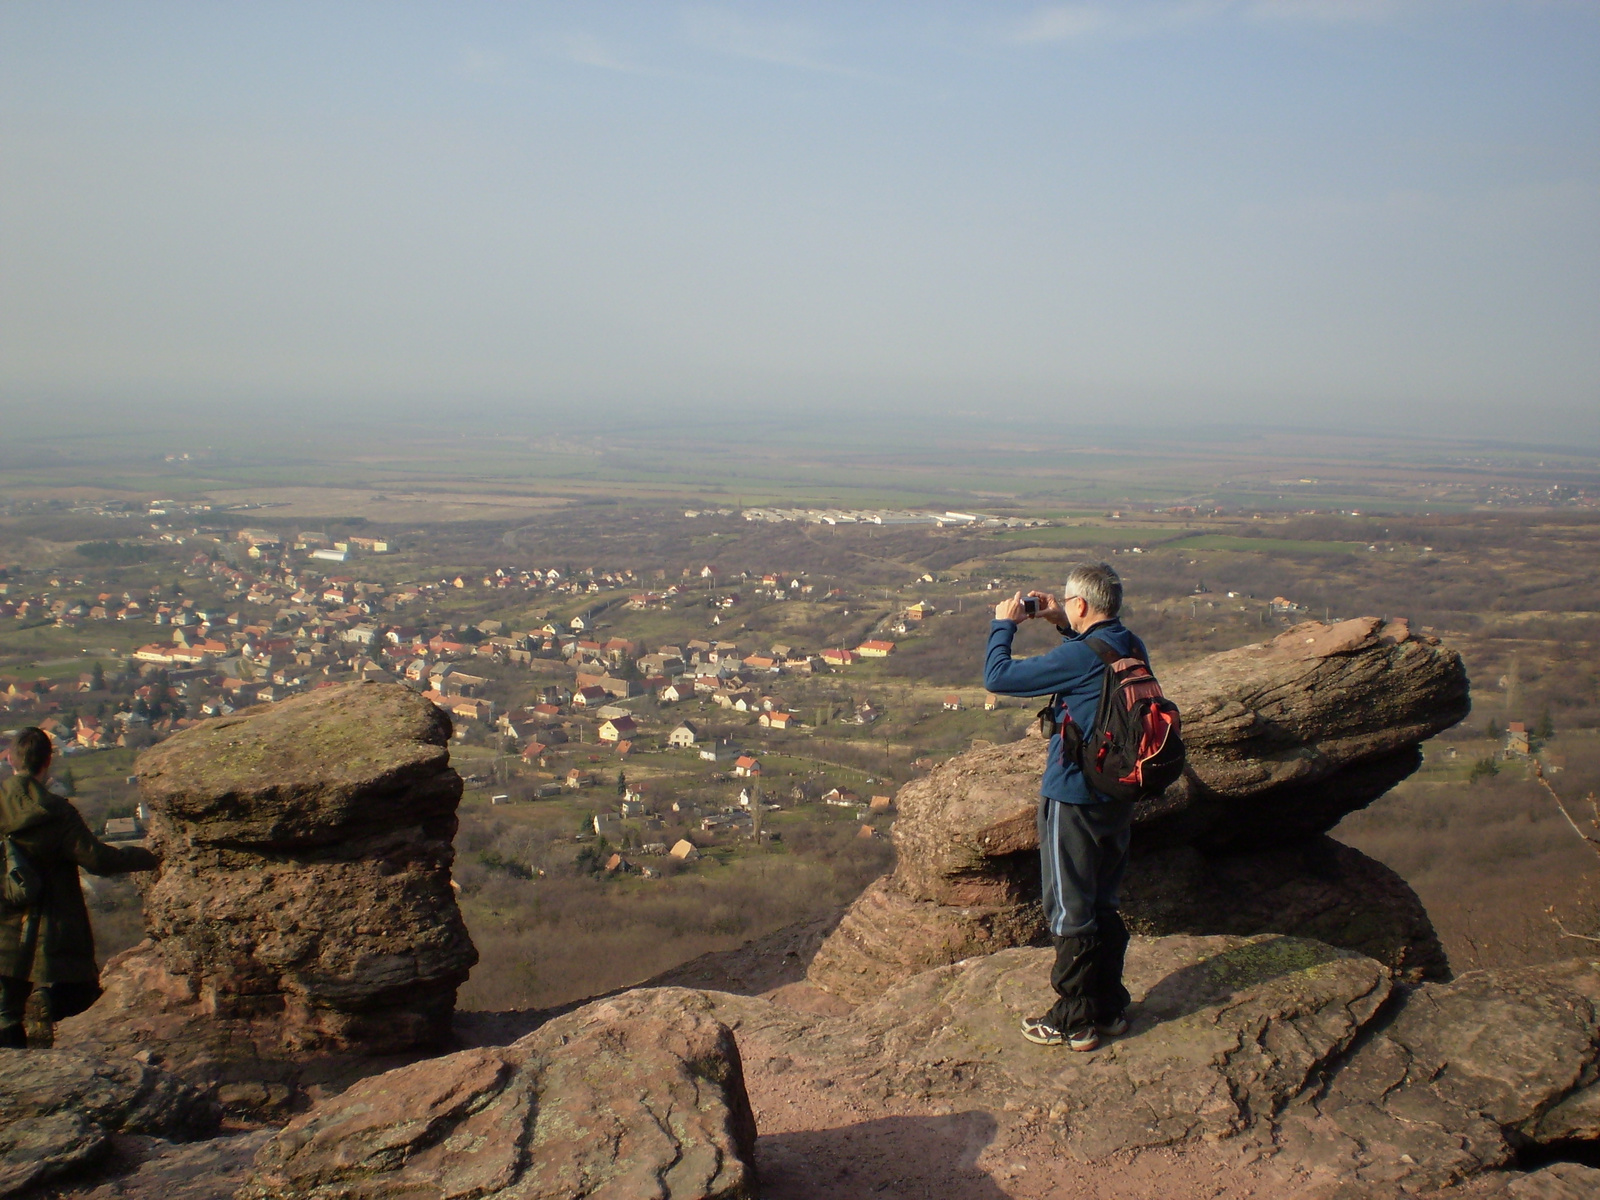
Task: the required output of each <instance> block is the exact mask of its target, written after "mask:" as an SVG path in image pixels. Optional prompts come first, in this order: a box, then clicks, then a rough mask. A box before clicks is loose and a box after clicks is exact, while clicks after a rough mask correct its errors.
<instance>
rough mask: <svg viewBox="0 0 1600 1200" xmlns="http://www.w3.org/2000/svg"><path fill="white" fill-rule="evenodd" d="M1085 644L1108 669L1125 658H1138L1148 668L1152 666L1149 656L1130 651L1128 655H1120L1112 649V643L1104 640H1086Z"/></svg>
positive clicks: (1094, 638)
mask: <svg viewBox="0 0 1600 1200" xmlns="http://www.w3.org/2000/svg"><path fill="white" fill-rule="evenodd" d="M1083 644H1084V645H1085V646H1087V647H1089V649H1091V650H1093V651H1094V652H1095V654H1097V655H1098V656H1099V658H1100V661H1101V662H1103V663H1105V665H1106V666H1107V667H1110V666H1112V665H1113V664H1114V663H1116V662H1118V661H1119V660H1121V659H1124V658H1137V659H1138V660H1139V661H1140V662H1142V663H1143V664H1144V665H1145V666H1146V667H1148V666H1149V665H1150V659H1149V657H1148V656H1147V655H1144V654H1140V653H1139V652H1138V651H1137V650H1130V651H1128V653H1126V654H1119V653H1117V651H1115V650H1113V649H1112V648H1111V643H1110V642H1108V641H1106V640H1105V639H1104V638H1097V637H1092V638H1084V639H1083Z"/></svg>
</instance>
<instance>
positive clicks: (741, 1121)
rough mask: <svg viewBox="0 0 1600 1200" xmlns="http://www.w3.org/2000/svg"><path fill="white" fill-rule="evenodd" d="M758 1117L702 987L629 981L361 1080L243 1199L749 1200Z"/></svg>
mask: <svg viewBox="0 0 1600 1200" xmlns="http://www.w3.org/2000/svg"><path fill="white" fill-rule="evenodd" d="M755 1140H756V1126H755V1118H754V1116H753V1115H752V1113H751V1111H750V1102H749V1100H748V1098H747V1097H746V1095H745V1087H744V1075H743V1073H742V1070H741V1066H740V1061H739V1049H738V1046H737V1045H736V1044H735V1042H734V1040H733V1035H732V1033H730V1032H729V1030H728V1028H727V1027H726V1026H725V1025H723V1024H721V1023H720V1022H718V1021H717V1020H716V1019H715V1018H714V1017H713V1016H712V1006H711V1003H710V1002H709V1001H708V1000H707V999H706V997H705V996H704V995H703V994H702V993H698V992H689V991H683V990H681V989H675V988H666V989H659V990H649V991H636V992H628V993H625V994H624V995H622V996H619V997H617V998H615V999H613V1000H607V1001H600V1002H597V1003H594V1004H590V1005H588V1006H586V1007H584V1008H581V1009H579V1010H578V1011H576V1012H573V1013H569V1014H568V1015H566V1016H564V1017H560V1018H558V1019H556V1020H554V1021H552V1022H550V1023H549V1024H548V1025H545V1026H543V1027H542V1028H540V1029H539V1030H537V1031H536V1032H534V1033H531V1034H529V1035H528V1036H527V1037H525V1038H522V1039H521V1040H520V1041H517V1042H515V1043H513V1044H512V1045H510V1046H503V1047H483V1048H479V1049H475V1050H465V1051H462V1052H460V1053H458V1054H452V1055H449V1056H447V1057H444V1058H437V1059H431V1060H429V1061H426V1062H420V1063H416V1064H413V1065H411V1066H408V1067H402V1068H400V1069H399V1070H395V1071H391V1072H389V1073H387V1074H384V1075H378V1076H374V1077H372V1078H370V1079H366V1080H363V1081H362V1082H360V1083H358V1084H356V1085H355V1086H354V1087H352V1088H350V1089H349V1091H347V1092H345V1093H344V1094H343V1095H340V1096H338V1097H335V1098H334V1099H331V1100H328V1101H325V1102H323V1103H322V1104H320V1105H318V1106H317V1107H316V1108H314V1109H313V1110H312V1111H311V1112H309V1113H307V1114H306V1115H304V1116H302V1117H299V1118H297V1119H296V1120H295V1121H293V1122H291V1123H290V1124H289V1125H288V1126H287V1127H286V1128H285V1129H284V1130H283V1131H282V1132H281V1133H279V1134H278V1135H277V1136H276V1137H275V1138H273V1140H272V1141H271V1142H269V1143H268V1144H267V1145H266V1147H265V1148H264V1149H263V1150H262V1151H261V1153H260V1155H259V1156H258V1157H257V1159H256V1167H255V1172H254V1174H253V1175H252V1177H251V1178H250V1180H249V1181H248V1182H247V1183H246V1184H245V1186H244V1187H243V1188H242V1189H241V1190H240V1192H239V1195H240V1197H241V1198H242V1200H317V1198H323V1197H326V1198H328V1200H332V1198H333V1197H340V1198H343V1197H356V1196H359V1197H362V1198H363V1200H383V1198H385V1197H394V1198H395V1200H400V1198H402V1197H404V1198H406V1200H424V1198H438V1200H443V1198H445V1197H458V1196H474V1197H483V1198H484V1200H491V1198H493V1197H506V1198H510V1197H517V1198H518V1200H546V1198H547V1200H556V1198H558V1197H559V1198H560V1200H569V1198H570V1200H581V1198H583V1197H595V1198H596V1200H601V1198H612V1200H632V1198H633V1197H640V1196H655V1197H660V1198H662V1200H669V1198H670V1200H712V1198H717V1200H741V1198H744V1197H752V1196H754V1195H755V1166H754V1164H755Z"/></svg>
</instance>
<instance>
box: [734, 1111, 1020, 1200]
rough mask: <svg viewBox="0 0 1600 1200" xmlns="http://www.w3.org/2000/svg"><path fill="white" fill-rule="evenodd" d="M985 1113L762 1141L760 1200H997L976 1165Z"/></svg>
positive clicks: (987, 1135) (998, 1193) (985, 1132)
mask: <svg viewBox="0 0 1600 1200" xmlns="http://www.w3.org/2000/svg"><path fill="white" fill-rule="evenodd" d="M995 1130H996V1124H995V1119H994V1117H992V1116H991V1115H990V1114H988V1113H986V1112H976V1111H974V1112H964V1113H955V1114H953V1115H951V1116H945V1117H882V1118H879V1119H878V1120H875V1121H863V1122H862V1123H861V1124H859V1125H845V1126H841V1127H840V1128H837V1129H814V1130H805V1131H803V1132H799V1133H780V1134H773V1135H770V1136H762V1137H761V1138H760V1139H759V1140H758V1141H757V1143H756V1162H757V1164H758V1167H759V1170H760V1172H761V1194H762V1196H763V1198H764V1200H831V1198H838V1200H846V1198H849V1200H857V1198H858V1197H861V1196H874V1197H878V1196H882V1197H886V1198H889V1200H894V1198H896V1197H902V1198H904V1200H912V1198H913V1197H915V1198H917V1200H921V1198H922V1197H927V1196H939V1197H941V1198H943V1200H1004V1198H1005V1196H1006V1195H1007V1193H1006V1192H1005V1191H1004V1190H1003V1189H1002V1188H1001V1187H1000V1186H999V1185H998V1184H997V1183H995V1181H994V1180H993V1179H992V1178H991V1177H990V1176H989V1173H988V1172H987V1171H985V1170H983V1169H982V1168H981V1167H979V1166H978V1165H977V1159H978V1156H979V1155H980V1154H982V1153H983V1151H984V1149H985V1148H986V1147H987V1146H988V1145H989V1143H990V1142H991V1141H993V1140H994V1135H995Z"/></svg>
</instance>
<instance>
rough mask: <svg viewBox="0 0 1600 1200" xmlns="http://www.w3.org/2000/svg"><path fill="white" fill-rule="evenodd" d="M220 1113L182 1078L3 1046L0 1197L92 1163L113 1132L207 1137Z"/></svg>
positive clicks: (65, 1053)
mask: <svg viewBox="0 0 1600 1200" xmlns="http://www.w3.org/2000/svg"><path fill="white" fill-rule="evenodd" d="M217 1121H218V1113H217V1111H216V1109H215V1107H214V1106H213V1105H211V1104H210V1103H209V1102H208V1101H207V1100H206V1099H205V1098H204V1097H203V1096H202V1095H201V1094H200V1093H199V1092H198V1091H196V1090H195V1089H194V1088H191V1087H189V1086H188V1085H187V1084H185V1083H184V1082H183V1081H181V1080H180V1079H178V1078H177V1077H176V1076H173V1075H171V1074H169V1073H168V1072H166V1071H162V1070H160V1069H158V1068H156V1067H151V1066H146V1065H145V1064H143V1063H139V1062H135V1061H133V1060H131V1059H119V1060H110V1059H105V1058H101V1057H99V1056H97V1055H92V1054H85V1053H82V1052H79V1051H73V1050H0V1197H4V1196H15V1195H22V1194H24V1193H26V1192H27V1191H28V1190H29V1189H30V1188H33V1187H35V1186H37V1185H40V1184H43V1183H45V1182H48V1181H49V1180H51V1179H54V1178H56V1177H58V1176H60V1175H64V1174H66V1173H68V1172H70V1171H74V1170H78V1169H80V1168H82V1167H85V1166H89V1165H92V1164H94V1163H96V1162H98V1161H99V1160H101V1159H102V1158H104V1157H105V1156H106V1155H107V1154H108V1153H109V1152H110V1150H111V1144H112V1143H111V1139H112V1136H113V1135H114V1134H118V1133H129V1134H151V1135H156V1136H159V1137H164V1138H174V1139H185V1138H195V1137H206V1136H209V1135H210V1134H211V1133H213V1132H214V1131H215V1130H216V1127H217Z"/></svg>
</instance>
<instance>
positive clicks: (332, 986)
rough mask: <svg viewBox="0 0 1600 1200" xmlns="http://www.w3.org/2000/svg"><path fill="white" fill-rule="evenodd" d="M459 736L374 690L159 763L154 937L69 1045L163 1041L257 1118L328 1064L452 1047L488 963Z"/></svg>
mask: <svg viewBox="0 0 1600 1200" xmlns="http://www.w3.org/2000/svg"><path fill="white" fill-rule="evenodd" d="M449 738H450V720H449V718H448V717H447V716H446V715H445V714H444V713H443V712H441V711H440V710H439V709H438V708H437V707H435V706H434V705H433V704H431V703H430V702H428V701H427V700H425V699H424V698H422V697H421V696H418V695H417V694H415V693H414V692H411V691H409V690H408V689H406V688H404V687H401V686H399V685H396V684H378V683H365V684H351V685H347V686H342V687H334V688H324V689H319V690H317V691H313V692H311V693H308V694H306V695H303V696H298V697H295V698H292V699H290V700H286V701H284V702H282V703H281V704H277V705H274V706H272V707H270V708H260V709H251V710H247V711H246V712H244V713H240V714H236V715H234V716H232V717H228V718H223V719H220V720H216V721H209V722H206V723H205V724H202V725H200V726H197V727H196V728H194V729H191V730H187V731H185V732H183V733H180V734H178V735H176V736H175V737H173V738H171V739H170V740H168V741H167V742H165V743H163V744H161V745H160V746H158V747H156V748H155V749H153V750H151V751H149V752H148V753H146V754H145V755H144V756H142V757H141V758H140V760H139V763H138V771H139V780H140V789H141V793H142V795H143V797H144V801H145V804H146V806H147V807H148V809H149V810H150V812H151V816H150V821H149V830H150V844H151V846H152V848H153V849H154V850H155V851H156V853H157V854H158V855H159V856H160V857H161V872H160V875H159V878H158V879H157V880H156V882H155V883H154V885H153V886H151V888H150V890H149V893H148V894H147V896H146V898H145V924H146V930H147V934H148V940H147V941H146V942H144V943H143V944H142V945H141V946H139V947H137V948H135V949H134V950H133V951H130V952H128V953H127V954H124V955H122V956H120V957H119V958H117V959H114V960H113V961H112V962H111V963H110V964H108V969H107V971H106V973H105V978H104V980H103V983H104V986H105V989H106V996H105V997H103V998H102V1000H101V1001H100V1002H99V1003H98V1004H96V1005H95V1006H94V1008H92V1009H90V1010H89V1012H87V1013H85V1014H84V1015H82V1016H80V1017H76V1018H73V1019H71V1020H69V1021H67V1022H64V1023H63V1024H62V1026H61V1027H60V1029H59V1031H58V1035H57V1036H58V1039H59V1044H63V1045H74V1044H76V1045H86V1046H97V1047H103V1048H105V1047H116V1046H121V1045H127V1044H130V1043H133V1042H139V1043H141V1044H144V1045H147V1046H154V1047H155V1048H156V1049H157V1050H158V1051H159V1052H160V1053H162V1054H163V1055H164V1056H165V1058H166V1060H167V1061H168V1062H169V1064H170V1065H172V1067H173V1069H175V1070H179V1071H180V1072H182V1073H185V1074H186V1075H188V1076H189V1077H191V1078H206V1079H210V1080H213V1081H216V1080H219V1079H220V1080H222V1081H223V1082H224V1083H225V1084H226V1085H228V1086H231V1087H233V1088H234V1089H235V1091H234V1094H233V1100H232V1101H230V1103H235V1102H236V1106H238V1107H243V1108H251V1107H262V1106H263V1104H267V1102H270V1101H281V1100H283V1099H285V1098H286V1095H287V1093H286V1092H285V1091H284V1089H285V1088H286V1087H287V1088H290V1089H291V1090H292V1086H293V1085H292V1081H291V1080H288V1079H286V1078H285V1075H286V1073H288V1074H293V1072H294V1071H295V1069H296V1064H297V1063H298V1062H303V1061H305V1060H307V1059H308V1058H314V1057H315V1056H317V1055H330V1054H331V1055H336V1056H337V1055H342V1056H347V1057H348V1056H370V1055H389V1054H397V1053H406V1052H410V1051H413V1050H417V1049H424V1048H428V1047H432V1046H435V1045H437V1044H439V1043H440V1042H441V1041H442V1040H443V1039H444V1038H445V1037H446V1036H447V1035H448V1033H449V1028H450V1020H451V1015H452V1013H453V1011H454V1008H455V995H456V989H457V988H458V987H459V986H460V985H461V983H462V982H464V981H465V979H466V978H467V973H468V971H469V970H470V969H471V967H472V965H473V964H474V963H475V962H476V961H477V951H476V950H475V949H474V947H473V945H472V940H471V938H470V937H469V936H468V933H467V929H466V926H465V924H464V923H463V921H462V918H461V912H460V909H459V908H458V907H457V904H456V900H455V893H454V890H453V889H452V887H451V882H450V868H451V863H452V859H453V854H454V851H453V847H452V844H451V840H452V838H453V837H454V835H455V830H456V816H455V808H456V805H457V803H458V802H459V800H460V796H461V779H460V777H459V776H458V775H457V774H456V773H455V771H454V770H453V769H452V768H451V766H450V755H449V749H448V743H449ZM257 1085H259V1086H257ZM262 1088H265V1089H266V1090H264V1091H263V1090H262ZM257 1101H260V1102H262V1103H256V1102H257ZM267 1106H270V1104H267Z"/></svg>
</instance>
